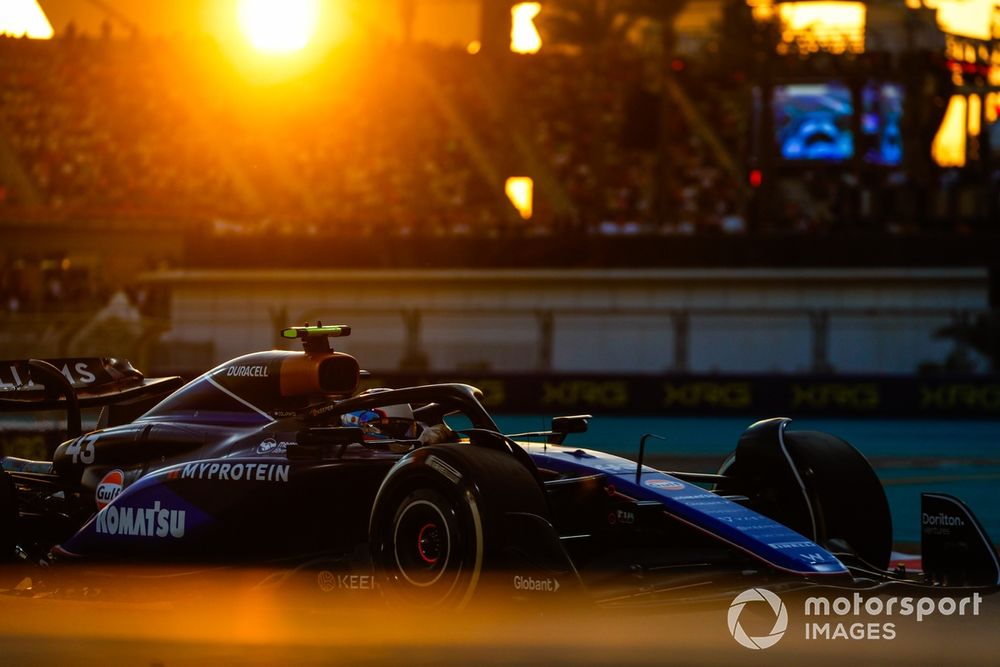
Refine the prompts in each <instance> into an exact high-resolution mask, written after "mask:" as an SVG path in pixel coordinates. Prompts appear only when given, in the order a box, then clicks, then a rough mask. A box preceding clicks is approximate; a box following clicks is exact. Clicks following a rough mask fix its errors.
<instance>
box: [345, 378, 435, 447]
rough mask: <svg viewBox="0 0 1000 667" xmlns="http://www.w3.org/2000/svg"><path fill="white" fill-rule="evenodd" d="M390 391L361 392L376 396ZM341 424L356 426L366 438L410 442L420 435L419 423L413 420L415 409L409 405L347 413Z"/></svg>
mask: <svg viewBox="0 0 1000 667" xmlns="http://www.w3.org/2000/svg"><path fill="white" fill-rule="evenodd" d="M383 391H389V389H382V388H378V389H368V390H366V391H363V392H361V394H360V395H361V396H365V395H367V394H375V393H379V392H383ZM340 422H341V424H343V425H344V426H356V427H358V428H360V429H361V430H362V431H364V433H365V437H366V438H367V437H372V438H379V437H382V438H392V439H396V440H408V439H413V438H416V437H417V435H419V433H418V428H417V422H416V420H415V419H414V418H413V408H411V407H410V404H409V403H398V404H396V405H385V406H379V407H377V408H371V409H368V410H358V411H355V412H347V413H344V414H343V415H341V417H340Z"/></svg>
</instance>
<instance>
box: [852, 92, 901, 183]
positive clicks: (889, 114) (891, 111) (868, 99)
mask: <svg viewBox="0 0 1000 667" xmlns="http://www.w3.org/2000/svg"><path fill="white" fill-rule="evenodd" d="M861 109H862V111H861V132H862V134H864V135H865V137H864V140H863V141H864V148H863V150H864V159H865V162H868V163H870V164H881V165H886V166H896V165H898V164H900V163H902V161H903V140H902V135H901V133H900V119H901V118H902V116H903V87H902V86H901V85H900V84H898V83H868V84H867V85H865V87H864V88H863V89H862V91H861Z"/></svg>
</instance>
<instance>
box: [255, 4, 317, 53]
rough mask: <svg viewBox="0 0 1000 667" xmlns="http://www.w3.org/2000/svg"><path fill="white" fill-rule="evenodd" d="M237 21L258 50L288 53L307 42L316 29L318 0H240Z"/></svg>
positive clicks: (298, 48)
mask: <svg viewBox="0 0 1000 667" xmlns="http://www.w3.org/2000/svg"><path fill="white" fill-rule="evenodd" d="M238 13H239V23H240V29H241V30H242V31H243V34H244V36H245V37H246V38H247V40H249V42H250V44H251V45H253V47H254V48H255V49H257V50H258V51H264V52H267V53H290V52H292V51H298V50H300V49H302V48H304V47H305V46H306V44H308V43H309V40H310V39H311V38H312V36H313V34H314V33H315V32H316V24H317V20H318V17H319V2H318V0H240V3H239V9H238Z"/></svg>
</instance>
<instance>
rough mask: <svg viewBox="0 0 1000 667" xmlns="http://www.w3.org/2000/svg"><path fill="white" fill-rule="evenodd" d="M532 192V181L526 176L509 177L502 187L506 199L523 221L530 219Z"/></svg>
mask: <svg viewBox="0 0 1000 667" xmlns="http://www.w3.org/2000/svg"><path fill="white" fill-rule="evenodd" d="M533 190H534V181H532V180H531V178H530V177H528V176H511V177H510V178H508V179H507V184H506V186H505V187H504V191H505V192H506V193H507V199H509V200H510V203H511V204H513V205H514V208H516V209H517V212H518V213H520V214H521V217H522V218H524V219H525V220H530V219H531V208H532V199H533Z"/></svg>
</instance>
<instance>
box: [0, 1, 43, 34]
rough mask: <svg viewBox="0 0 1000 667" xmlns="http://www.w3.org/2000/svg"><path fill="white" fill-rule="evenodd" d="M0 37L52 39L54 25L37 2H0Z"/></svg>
mask: <svg viewBox="0 0 1000 667" xmlns="http://www.w3.org/2000/svg"><path fill="white" fill-rule="evenodd" d="M0 35H11V36H12V37H21V36H22V35H26V36H28V37H31V38H32V39H52V35H53V31H52V24H51V23H49V19H48V18H47V17H46V16H45V12H43V11H42V8H41V7H40V6H39V5H38V2H37V1H36V0H3V1H2V2H0Z"/></svg>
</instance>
